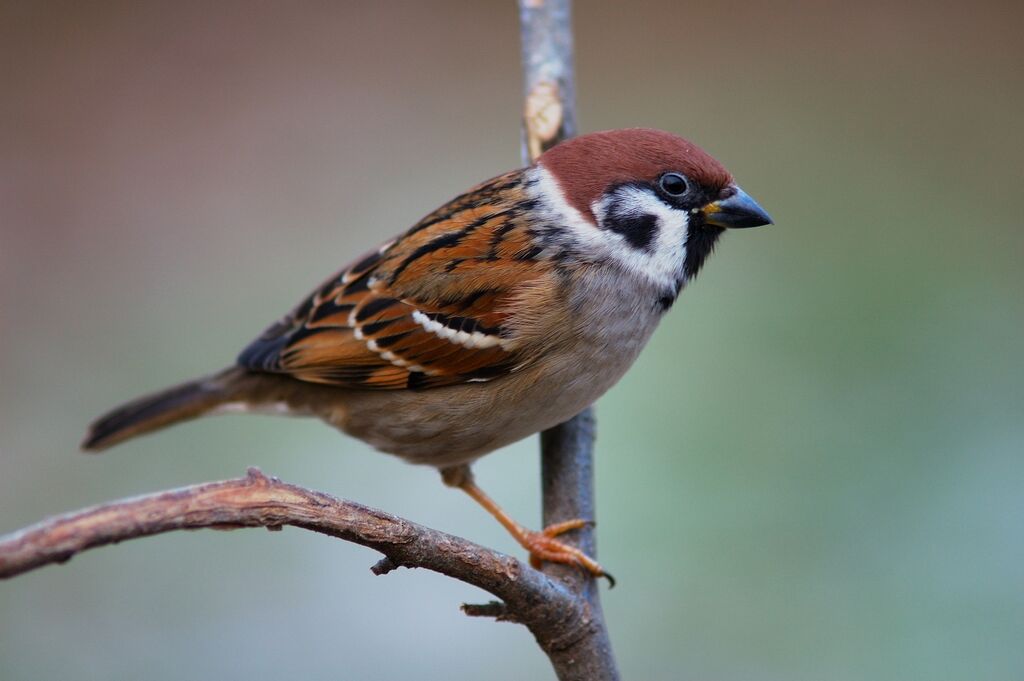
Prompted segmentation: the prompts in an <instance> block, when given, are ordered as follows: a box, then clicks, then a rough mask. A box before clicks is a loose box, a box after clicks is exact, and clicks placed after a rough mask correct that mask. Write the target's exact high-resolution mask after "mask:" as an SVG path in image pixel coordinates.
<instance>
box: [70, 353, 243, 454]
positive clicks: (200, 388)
mask: <svg viewBox="0 0 1024 681" xmlns="http://www.w3.org/2000/svg"><path fill="white" fill-rule="evenodd" d="M241 374H244V370H243V369H240V368H235V367H232V368H230V369H226V370H225V371H222V372H220V373H218V374H213V375H211V376H205V377H203V378H200V379H197V380H194V381H189V382H188V383H182V384H181V385H177V386H174V387H173V388H168V389H166V390H161V391H159V392H156V393H153V394H151V395H145V396H143V397H140V398H138V399H135V400H132V401H131V402H128V403H126V404H123V405H121V406H120V407H118V408H117V409H114V410H113V411H111V412H109V413H107V414H105V415H104V416H102V417H100V418H99V419H97V420H96V421H94V422H93V424H92V425H91V426H89V433H88V434H87V435H86V436H85V440H83V441H82V449H84V450H87V451H94V452H96V451H100V450H103V449H106V448H107V447H112V446H113V445H116V444H118V443H120V442H124V441H125V440H127V439H129V438H133V437H135V436H137V435H142V434H144V433H148V432H151V431H154V430H157V429H159V428H164V427H166V426H169V425H171V424H173V423H177V422H179V421H186V420H188V419H194V418H196V417H199V416H202V415H203V414H206V413H208V412H209V411H210V410H212V409H215V408H216V407H218V406H220V405H222V404H224V403H225V402H229V401H231V399H232V398H233V397H234V396H235V393H236V390H235V389H234V385H235V381H234V380H233V379H235V378H237V377H238V376H239V375H241Z"/></svg>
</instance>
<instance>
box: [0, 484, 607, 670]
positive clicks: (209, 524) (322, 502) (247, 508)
mask: <svg viewBox="0 0 1024 681" xmlns="http://www.w3.org/2000/svg"><path fill="white" fill-rule="evenodd" d="M285 525H291V526H294V527H301V528H303V529H306V530H312V531H314V532H319V533H321V534H326V535H329V536H332V537H337V538H339V539H344V540H346V541H350V542H353V543H356V544H360V545H362V546H366V547H369V548H371V549H374V550H376V551H379V552H381V553H382V554H384V556H385V557H384V558H383V559H382V560H381V561H380V562H378V563H377V564H376V565H375V566H374V568H373V570H374V572H375V573H376V574H385V573H387V572H390V571H391V570H393V569H395V568H397V567H408V568H425V569H427V570H432V571H434V572H438V573H440V574H443V575H447V576H448V577H453V578H455V579H458V580H460V581H463V582H465V583H467V584H472V585H473V586H477V587H480V588H481V589H484V590H485V591H487V592H489V593H491V594H493V595H494V596H496V597H498V598H500V599H501V600H502V601H503V602H504V604H505V608H504V610H503V612H502V613H501V619H504V620H512V621H515V622H520V623H522V624H524V625H526V626H527V627H528V628H529V629H530V631H532V632H533V634H534V636H535V637H536V638H537V641H538V643H539V644H540V645H541V647H542V648H544V649H545V650H546V651H547V652H548V653H549V654H551V653H554V652H556V651H561V650H565V649H567V648H572V647H573V646H574V645H575V644H577V643H578V642H579V641H580V640H582V639H586V638H587V637H588V635H589V634H590V633H591V632H590V629H591V623H590V621H591V618H590V617H589V613H588V610H589V608H588V606H587V604H586V603H585V602H583V601H581V600H580V599H578V598H577V597H576V596H575V595H574V594H573V593H572V592H571V591H569V590H568V589H567V588H566V587H565V586H563V585H562V584H561V583H560V582H558V581H555V580H553V579H551V578H550V577H548V576H546V575H544V574H543V573H542V572H540V571H539V570H535V569H533V568H531V567H529V566H528V565H525V564H523V563H521V562H520V561H518V560H516V559H515V558H512V557H511V556H507V555H505V554H502V553H499V552H497V551H492V550H491V549H488V548H484V547H482V546H479V545H477V544H474V543H472V542H470V541H467V540H465V539H462V538H460V537H456V536H453V535H450V534H446V533H444V532H438V531H437V530H432V529H430V528H427V527H423V526H422V525H417V524H416V523H413V522H410V521H408V520H405V519H403V518H399V517H397V516H393V515H391V514H388V513H384V512H383V511H378V510H376V509H373V508H369V507H367V506H363V505H361V504H357V503H355V502H352V501H346V500H344V499H337V498H335V497H332V496H330V495H328V494H324V493H322V492H315V491H313V490H309V489H305V488H303V487H299V486H297V485H292V484H288V483H285V482H282V481H280V480H278V479H277V478H271V477H267V476H265V475H263V474H262V473H261V472H260V471H259V470H257V469H255V468H250V469H249V472H248V474H247V475H246V477H244V478H237V479H234V480H225V481H223V482H210V483H204V484H200V485H193V486H190V487H183V488H180V489H176V490H171V491H168V492H159V493H156V494H149V495H145V496H140V497H134V498H132V499H126V500H123V501H117V502H113V503H108V504H103V505H101V506H94V507H93V508H89V509H85V510H82V511H78V512H76V513H71V514H67V515H63V516H58V517H55V518H51V519H48V520H45V521H43V522H41V523H39V524H37V525H33V526H31V527H28V528H25V529H23V530H21V531H19V532H15V533H13V534H10V535H7V536H5V537H0V578H9V577H14V576H15V575H19V574H21V573H24V572H28V571H29V570H33V569H35V568H39V567H42V566H44V565H48V564H51V563H62V562H65V561H67V560H69V559H70V558H71V557H73V556H74V555H76V554H78V553H80V552H82V551H85V550H86V549H91V548H94V547H97V546H104V545H107V544H113V543H117V542H120V541H124V540H126V539H135V538H137V537H146V536H150V535H154V534H160V533H162V532H170V531H173V530H185V529H200V528H213V529H233V528H244V527H265V528H267V529H271V530H276V529H281V528H282V527H284V526H285ZM471 610H472V607H471ZM474 614H477V613H476V612H475V611H474ZM479 614H483V613H479Z"/></svg>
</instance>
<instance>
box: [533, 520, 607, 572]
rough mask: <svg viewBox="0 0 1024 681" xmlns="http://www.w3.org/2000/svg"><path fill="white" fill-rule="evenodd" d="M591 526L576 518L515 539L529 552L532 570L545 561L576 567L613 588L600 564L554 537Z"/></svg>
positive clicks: (587, 521) (585, 521)
mask: <svg viewBox="0 0 1024 681" xmlns="http://www.w3.org/2000/svg"><path fill="white" fill-rule="evenodd" d="M592 524H593V522H592V521H590V520H583V519H581V518H576V519H574V520H566V521H565V522H561V523H555V524H554V525H548V526H547V527H545V528H544V529H543V530H541V531H540V532H531V531H529V530H524V531H523V533H522V534H521V535H519V536H517V537H516V539H517V540H518V541H519V543H520V544H521V545H522V547H523V548H524V549H526V550H527V551H529V552H530V565H531V566H533V567H534V568H536V569H538V570H539V569H540V566H541V563H543V562H545V561H546V562H549V563H563V564H566V565H577V566H579V567H581V568H583V569H584V570H586V571H587V572H589V573H590V574H591V575H593V576H594V577H604V578H605V579H607V580H608V586H609V588H611V587H614V586H615V578H614V577H612V576H611V575H610V574H609V573H607V572H605V570H604V568H603V567H601V565H600V563H598V562H597V561H596V560H594V559H593V558H591V557H590V556H588V555H587V554H586V553H584V552H583V551H581V550H580V549H578V548H576V547H575V546H569V545H568V544H566V543H565V542H562V541H559V540H558V539H556V537H558V536H559V535H562V534H565V533H566V532H569V531H571V530H578V529H580V528H581V527H586V526H587V525H592Z"/></svg>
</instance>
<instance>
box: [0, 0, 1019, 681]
mask: <svg viewBox="0 0 1024 681" xmlns="http://www.w3.org/2000/svg"><path fill="white" fill-rule="evenodd" d="M1021 7H1022V6H1021V5H1020V3H1012V2H1006V3H959V4H957V3H924V2H921V3H910V2H884V3H882V2H858V3H849V2H827V3H821V2H814V3H812V2H805V3H788V2H772V3H767V2H766V3H762V4H755V3H741V2H717V3H699V2H693V3H675V2H667V1H665V2H661V1H644V0H638V1H636V2H628V3H626V2H580V3H578V6H577V7H576V15H577V16H576V42H577V69H578V95H579V118H580V122H581V127H582V128H583V130H585V131H590V130H599V129H606V128H615V127H626V126H636V125H646V126H654V127H659V128H664V129H667V130H672V131H675V132H678V133H681V134H684V135H686V136H688V137H690V138H692V139H694V140H696V141H698V142H699V143H700V144H701V145H703V146H704V147H705V148H707V149H708V150H710V151H711V152H712V153H713V154H715V155H716V156H717V157H718V158H720V159H721V160H722V161H723V162H724V163H725V164H726V165H727V166H728V167H729V168H730V169H731V170H732V171H733V172H734V173H735V174H736V175H737V177H738V178H739V180H740V181H741V183H742V184H743V186H744V187H745V188H746V189H747V190H748V191H749V192H750V193H751V194H753V195H754V196H755V197H757V198H758V199H759V200H760V201H761V203H762V204H763V205H764V206H765V207H766V208H767V209H768V210H769V211H770V212H771V213H772V214H773V215H774V216H775V218H776V221H777V224H776V225H775V226H773V227H769V228H764V229H758V230H752V231H748V232H743V233H732V234H728V235H726V238H725V240H724V243H723V244H722V246H721V248H720V249H719V252H718V253H717V254H716V255H715V256H714V257H713V258H712V261H711V262H710V264H709V266H708V268H707V269H706V270H705V272H704V273H703V274H702V275H701V277H700V279H699V280H698V281H697V282H696V284H695V285H694V286H692V287H691V288H690V289H689V290H687V291H686V292H685V294H684V295H683V297H682V299H681V301H680V303H679V304H678V305H677V307H676V308H675V309H674V310H673V311H672V314H671V315H670V316H669V317H668V318H667V319H666V320H665V322H664V324H663V326H662V328H661V329H660V330H659V332H658V333H657V335H656V336H655V338H654V340H653V341H652V343H651V345H650V347H649V348H648V349H647V351H646V352H645V354H644V355H643V356H642V357H641V359H640V360H639V362H638V363H637V365H636V366H635V368H634V369H633V370H632V372H631V373H630V374H629V375H628V376H627V377H626V378H625V379H624V380H623V381H622V382H621V384H620V385H619V386H617V387H616V388H615V389H614V390H612V391H611V392H610V393H609V394H608V395H607V396H606V397H605V398H603V399H602V400H601V401H600V403H599V405H598V415H599V431H600V435H599V443H598V460H597V487H598V498H599V510H600V525H599V538H600V543H601V560H602V562H604V563H605V564H606V565H608V566H610V568H611V569H612V570H613V572H614V573H615V574H616V575H617V577H618V578H619V580H620V586H619V587H618V588H616V589H615V590H614V591H612V592H610V593H607V594H606V596H605V598H604V602H605V608H606V612H607V616H608V621H609V626H610V628H611V633H612V636H613V640H614V642H615V645H616V649H617V653H618V656H619V658H620V662H621V667H622V670H623V673H624V675H625V676H626V678H630V679H645V680H660V679H666V680H667V679H737V680H739V679H744V680H749V679H756V680H759V681H760V680H771V679H780V680H781V679H786V680H787V681H792V680H799V679H803V680H807V681H812V680H813V681H820V680H821V679H828V680H829V681H843V680H847V679H849V680H872V681H886V680H892V681H907V680H908V679H929V680H930V681H941V680H946V679H949V680H954V679H956V680H970V681H978V680H983V679H991V680H998V681H1008V680H1013V679H1020V678H1024V647H1022V646H1021V640H1022V635H1024V494H1022V492H1024V456H1022V454H1024V418H1022V417H1024V413H1022V412H1024V394H1022V393H1024V388H1022V386H1024V359H1022V355H1021V349H1022V347H1024V343H1022V336H1024V295H1022V293H1024V288H1022V287H1024V272H1022V262H1024V259H1022V256H1024V229H1022V208H1021V206H1022V193H1024V192H1022V180H1024V171H1022V168H1024V164H1022V158H1024V133H1022V126H1021V110H1022V105H1024V47H1022V43H1021V41H1020V35H1019V32H1020V26H1021V25H1022V21H1024V11H1022V9H1021ZM517 31H518V27H517V17H516V11H515V8H514V5H513V3H512V2H432V3H421V2H405V3H392V2H380V3H370V2H360V3H354V2H353V3H340V2H336V3H331V2H303V3H292V2H259V3H256V2H242V1H235V2H230V1H223V2H216V3H204V2H184V3H182V2H141V3H139V2H95V3H76V2H31V1H26V2H11V1H10V0H4V1H3V2H0V531H10V530H14V529H16V528H18V527H21V526H23V525H26V524H29V523H32V522H35V521H37V520H39V519H40V518H42V517H44V516H47V515H50V514H54V513H57V512H63V511H69V510H72V509H76V508H79V507H82V506H86V505H90V504H94V503H98V502H101V501H104V500H107V499H112V498H118V497H123V496H127V495H132V494H137V493H141V492H147V491H154V490H159V489H165V488H170V487H174V486H178V485H184V484H188V483H193V482H199V481H203V480H209V479H220V478H226V477H233V476H236V475H239V474H241V473H242V472H244V470H245V468H246V467H247V466H251V465H256V466H259V467H261V468H262V469H263V470H264V471H266V472H268V473H271V474H274V475H278V476H281V477H283V478H285V479H287V480H290V481H294V482H297V483H301V484H305V485H308V486H312V487H315V488H319V489H323V490H326V491H329V492H332V493H334V494H338V495H342V496H346V497H351V498H354V499H357V500H359V501H362V502H364V503H368V504H371V505H374V506H377V507H380V508H384V509H387V510H389V511H392V512H395V513H398V514H401V515H404V516H407V517H409V518H412V519H415V520H417V521H420V522H422V523H425V524H427V525H430V526H433V527H437V528H441V529H444V530H448V531H451V532H455V533H458V534H461V535H463V536H466V537H470V538H472V539H474V540H477V541H480V542H482V543H485V544H488V545H491V546H494V547H497V548H500V549H503V550H507V551H510V552H516V551H518V549H517V548H516V547H515V546H514V545H513V544H512V542H511V540H510V539H509V538H508V537H507V536H506V535H505V534H504V532H503V531H501V530H500V528H499V527H498V526H497V525H496V524H495V523H494V522H493V521H491V520H490V519H489V518H488V517H486V516H485V515H484V514H483V513H482V512H480V511H478V510H477V509H476V508H474V507H473V506H472V505H471V503H470V502H469V501H468V500H467V499H465V498H463V496H462V495H460V494H457V493H455V492H452V491H449V490H446V489H444V488H442V487H441V485H440V484H439V482H438V480H437V475H436V473H435V472H434V471H432V470H429V469H425V468H415V467H412V466H407V465H404V464H402V463H401V462H398V461H397V460H394V459H391V458H390V457H386V456H381V455H377V454H374V453H371V451H370V450H369V449H368V448H367V447H365V446H363V445H362V444H361V443H359V442H356V441H354V440H351V439H348V438H343V437H340V436H339V435H338V434H337V433H335V432H334V431H331V430H329V429H328V428H327V427H325V426H323V425H321V424H319V423H316V422H313V421H303V420H286V419H271V418H253V417H241V416H240V417H224V418H221V419H209V420H206V421H203V422H199V423H195V424H191V425H188V426H185V427H180V428H176V429H173V430H171V431H166V432H164V433H162V434H160V435H159V436H158V437H151V438H146V439H142V440H138V441H134V442H132V443H131V444H128V445H125V446H122V447H120V448H118V449H116V450H113V451H111V452H109V453H107V454H105V455H103V456H101V457H91V456H85V455H82V454H79V453H78V452H77V451H76V446H77V443H78V441H79V439H80V437H81V436H82V434H83V432H84V429H85V426H86V424H87V422H88V421H89V420H90V419H91V418H92V417H94V416H96V415H97V414H98V413H99V412H101V411H103V410H105V409H106V408H108V407H110V406H112V405H114V404H115V403H118V402H120V401H122V400H124V399H127V398H130V397H133V396H135V395H137V394H139V393H141V392H144V391H148V390H151V389H154V388H158V387H162V386H164V385H165V384H169V383H173V382H176V381H179V380H181V379H183V378H186V377H191V376H192V375H196V374H200V373H204V372H206V371H209V370H213V369H217V368H219V367H220V366H221V365H224V364H225V363H227V362H230V361H231V360H232V358H233V357H234V355H235V353H236V352H237V350H238V349H239V348H240V347H242V345H243V344H244V343H246V342H247V341H248V340H249V339H250V338H251V337H252V336H254V335H255V334H257V333H258V332H260V331H261V330H262V328H263V327H264V326H265V325H266V324H267V323H269V322H270V321H272V320H274V319H276V318H277V317H278V316H279V315H280V314H282V313H283V312H284V311H285V310H286V309H288V308H289V307H290V306H291V305H292V304H293V303H295V302H296V301H297V300H298V299H299V298H300V296H302V295H304V294H305V293H306V292H307V291H308V290H309V289H310V288H311V287H312V286H313V285H315V284H316V283H318V282H319V281H320V280H321V279H322V278H323V277H324V276H326V275H327V274H328V273H329V272H331V271H334V270H336V269H338V268H340V267H341V266H343V265H344V264H345V263H346V262H347V261H348V259H349V258H351V257H353V256H354V255H356V254H358V253H361V252H362V251H364V250H365V249H367V248H369V247H372V246H374V245H376V244H377V242H379V241H380V240H382V239H384V238H385V237H388V236H390V235H392V234H394V233H396V232H398V231H400V230H402V229H404V228H405V227H406V226H408V225H410V224H411V223H412V222H414V221H415V220H416V219H418V218H419V217H420V216H421V215H422V214H424V213H426V212H428V211H429V210H431V209H433V208H434V207H435V206H436V205H438V204H439V203H440V202H442V201H444V200H446V199H447V198H449V197H451V196H453V195H455V194H456V193H458V192H460V191H461V190H463V189H464V188H466V187H468V186H469V185H471V184H472V183H474V182H476V181H478V180H480V179H483V178H486V177H489V176H492V175H494V174H497V173H499V172H501V171H504V170H506V169H509V168H512V167H515V166H516V165H517V164H518V162H519V111H520V82H521V81H520V73H519V53H518V49H519V45H518V33H517ZM536 450H537V443H536V441H535V439H530V440H529V441H525V442H522V443H519V444H517V445H515V446H512V447H509V448H507V449H506V450H503V451H501V452H499V453H496V454H494V455H493V456H490V457H488V458H487V459H485V460H484V461H482V462H480V464H479V465H478V467H477V474H478V477H479V479H480V480H481V482H482V483H483V484H484V485H485V486H486V488H487V489H489V490H490V491H491V492H492V493H493V494H494V495H495V496H496V497H497V498H498V499H500V500H501V501H503V502H504V503H505V504H506V505H507V507H508V508H509V509H510V510H511V511H512V512H513V513H514V514H515V515H516V516H517V517H519V518H521V519H523V520H524V521H527V522H529V523H532V524H536V523H537V522H538V516H539V513H538V507H539V500H538V482H537V480H538V462H537V454H536ZM375 560H376V556H375V555H374V554H373V553H371V552H369V551H367V550H365V549H362V548H359V547H355V546H351V545H348V544H346V543H344V542H339V541H331V540H328V539H325V538H323V537H319V536H315V535H312V534H309V533H305V532H302V531H298V530H287V531H285V532H283V533H276V534H270V533H267V532H257V531H244V532H230V533H224V532H197V533H177V534H173V535H166V536H161V537H157V538H151V539H144V540H140V541H133V542H129V543H127V544H124V545H120V546H117V547H112V548H105V549H103V550H97V551H93V552H89V553H87V554H84V555H81V556H79V557H77V558H75V559H74V560H73V561H72V562H71V563H70V564H68V565H66V566H62V567H49V568H46V569H43V570H40V571H38V572H34V573H31V574H28V575H25V576H22V577H19V578H18V579H16V580H13V581H10V582H5V583H2V584H0V677H2V678H3V679H5V680H7V681H16V680H21V679H26V680H32V681H36V680H39V679H56V678H74V679H78V680H81V681H89V680H92V679H97V680H99V679H104V680H106V679H127V678H144V679H152V680H160V679H179V678H254V679H272V678H306V679H336V678H346V679H364V678H427V679H441V678H444V679H467V680H468V679H481V678H487V679H495V680H498V679H547V678H552V675H551V672H550V670H549V668H548V665H547V662H546V659H545V658H544V656H543V655H542V654H541V653H540V652H539V651H538V650H537V649H536V647H535V646H534V644H533V642H532V640H531V638H530V636H529V634H528V633H527V632H526V631H525V630H523V629H521V628H519V627H516V626H513V625H502V624H492V623H489V622H484V621H479V620H470V619H468V618H466V617H464V616H462V615H461V614H460V613H459V611H458V604H459V603H460V602H462V601H478V600H480V599H481V598H485V596H484V595H483V594H482V593H480V592H477V591H475V590H474V589H472V588H470V587H467V586H464V585H462V584H459V583H456V582H453V581H451V580H448V579H445V578H442V577H439V576H437V575H433V574H429V573H426V572H423V571H401V572H399V573H396V574H393V575H391V576H388V577H386V578H374V577H372V576H371V575H370V573H369V571H368V567H369V566H370V565H371V564H372V563H373V562H374V561H375Z"/></svg>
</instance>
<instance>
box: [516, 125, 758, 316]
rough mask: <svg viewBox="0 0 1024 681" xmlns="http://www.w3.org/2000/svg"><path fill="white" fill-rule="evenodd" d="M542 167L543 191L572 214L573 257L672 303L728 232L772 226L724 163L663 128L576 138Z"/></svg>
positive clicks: (550, 154)
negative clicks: (620, 273) (642, 283)
mask: <svg viewBox="0 0 1024 681" xmlns="http://www.w3.org/2000/svg"><path fill="white" fill-rule="evenodd" d="M536 166H537V169H538V173H539V175H540V177H539V180H538V181H539V183H540V185H541V190H542V192H544V193H545V194H546V195H548V196H549V197H550V198H552V199H553V200H554V201H555V202H556V203H559V204H560V205H559V208H560V209H561V211H562V212H564V213H566V214H568V215H570V216H572V219H570V220H569V221H568V224H566V225H565V226H564V227H563V229H565V230H566V232H567V233H566V236H571V239H572V243H573V244H574V247H575V248H576V250H577V254H578V255H579V256H580V257H582V258H584V259H588V258H589V259H593V260H594V261H600V262H612V263H614V264H616V265H617V266H619V267H620V268H622V269H625V270H626V271H628V272H630V273H632V274H635V275H637V276H639V277H642V278H644V279H646V280H649V281H651V282H653V283H655V284H656V285H658V286H662V287H664V288H665V289H666V290H669V291H670V294H668V295H669V302H670V301H671V300H674V298H675V295H677V294H678V292H679V291H680V290H681V289H682V287H683V286H684V285H685V284H686V282H687V281H688V280H690V279H692V278H693V277H695V276H696V275H697V273H698V272H699V271H700V269H701V267H702V266H703V264H704V261H705V260H706V259H707V257H708V255H710V253H711V251H712V250H713V249H714V246H715V244H716V243H717V241H718V238H719V237H720V236H721V235H722V233H723V232H724V231H725V230H726V229H736V228H745V227H757V226H760V225H768V224H771V223H772V219H771V217H769V215H768V213H766V212H765V211H764V209H763V208H761V207H760V206H759V205H758V204H757V202H756V201H754V200H753V199H752V198H751V197H750V196H749V195H748V194H747V193H746V192H744V191H743V190H742V189H741V188H740V187H739V185H737V184H736V182H735V181H734V180H733V177H732V175H731V174H730V173H729V172H728V171H727V170H726V169H725V168H724V167H723V166H722V165H721V164H720V163H719V162H718V161H716V160H715V159H714V158H712V157H711V156H710V155H709V154H708V153H707V152H705V151H704V150H702V149H701V148H700V147H698V146H697V145H695V144H693V143H692V142H690V141H688V140H685V139H683V138H682V137H678V136H676V135H673V134H670V133H667V132H662V131H660V130H650V129H645V128H633V129H625V130H610V131H606V132H597V133H592V134H588V135H582V136H580V137H575V138H572V139H569V140H567V141H565V142H563V143H561V144H559V145H558V146H555V147H553V148H552V149H550V150H548V151H547V152H545V153H544V154H542V155H541V156H540V158H539V159H538V160H537V164H536Z"/></svg>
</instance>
